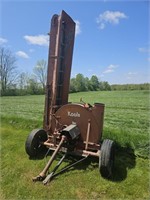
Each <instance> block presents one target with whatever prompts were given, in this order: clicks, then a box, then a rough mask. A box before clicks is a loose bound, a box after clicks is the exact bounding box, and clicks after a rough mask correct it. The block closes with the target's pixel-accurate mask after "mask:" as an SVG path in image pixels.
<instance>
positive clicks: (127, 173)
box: [0, 91, 150, 200]
mask: <svg viewBox="0 0 150 200" xmlns="http://www.w3.org/2000/svg"><path fill="white" fill-rule="evenodd" d="M81 97H82V99H83V100H84V101H85V102H88V103H91V104H93V103H95V102H101V103H105V121H104V132H103V138H109V139H113V140H114V141H115V142H116V144H117V148H116V160H115V171H114V176H113V179H112V180H106V179H104V178H102V177H101V176H100V175H99V170H98V161H97V160H96V159H94V158H90V159H88V160H87V161H85V162H84V163H81V164H79V165H78V166H76V167H74V168H72V169H71V170H70V171H68V172H66V173H64V174H62V175H60V176H58V177H57V178H56V179H54V180H53V181H52V182H51V183H50V184H49V185H47V186H44V185H43V184H42V183H33V182H32V180H31V179H32V176H36V175H37V174H38V173H39V172H40V171H41V169H42V168H43V167H44V165H45V159H44V160H43V159H42V160H41V159H38V160H29V158H28V156H27V154H26V153H25V150H24V146H25V141H26V138H27V135H28V134H29V132H30V131H31V130H32V129H34V128H39V127H42V120H43V109H44V96H23V97H2V98H1V99H0V103H1V196H0V199H15V200H18V199H42V200H44V199H131V200H132V199H149V192H148V188H149V159H148V156H149V105H150V104H149V92H148V91H122V92H119V91H110V92H84V93H76V94H70V96H69V101H71V102H79V101H80V98H81ZM70 161H71V158H70V160H65V162H64V163H63V166H64V165H67V164H68V163H69V162H70ZM54 164H56V162H54Z"/></svg>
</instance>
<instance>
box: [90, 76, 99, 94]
mask: <svg viewBox="0 0 150 200" xmlns="http://www.w3.org/2000/svg"><path fill="white" fill-rule="evenodd" d="M90 86H91V90H93V91H96V90H99V80H98V78H97V76H96V75H93V76H92V77H91V79H90Z"/></svg>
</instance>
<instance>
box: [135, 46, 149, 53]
mask: <svg viewBox="0 0 150 200" xmlns="http://www.w3.org/2000/svg"><path fill="white" fill-rule="evenodd" d="M138 50H139V52H141V53H149V52H150V49H149V48H145V47H139V48H138Z"/></svg>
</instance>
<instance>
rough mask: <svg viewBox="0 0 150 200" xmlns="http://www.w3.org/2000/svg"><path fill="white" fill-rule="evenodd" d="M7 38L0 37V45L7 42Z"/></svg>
mask: <svg viewBox="0 0 150 200" xmlns="http://www.w3.org/2000/svg"><path fill="white" fill-rule="evenodd" d="M7 42H8V40H7V39H5V38H2V37H0V45H2V44H5V43H7Z"/></svg>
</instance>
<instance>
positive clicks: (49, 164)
mask: <svg viewBox="0 0 150 200" xmlns="http://www.w3.org/2000/svg"><path fill="white" fill-rule="evenodd" d="M65 140H66V136H64V135H63V136H62V138H61V141H60V143H59V145H58V146H57V148H56V150H55V151H54V153H53V155H52V157H51V158H50V160H49V161H48V163H47V164H46V166H45V167H44V169H43V171H42V172H41V173H40V174H39V176H40V177H45V176H46V173H47V171H48V169H49V168H50V166H51V164H52V162H53V161H54V159H55V156H56V154H57V153H58V151H59V150H60V148H61V146H62V144H63V143H64V141H65Z"/></svg>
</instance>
